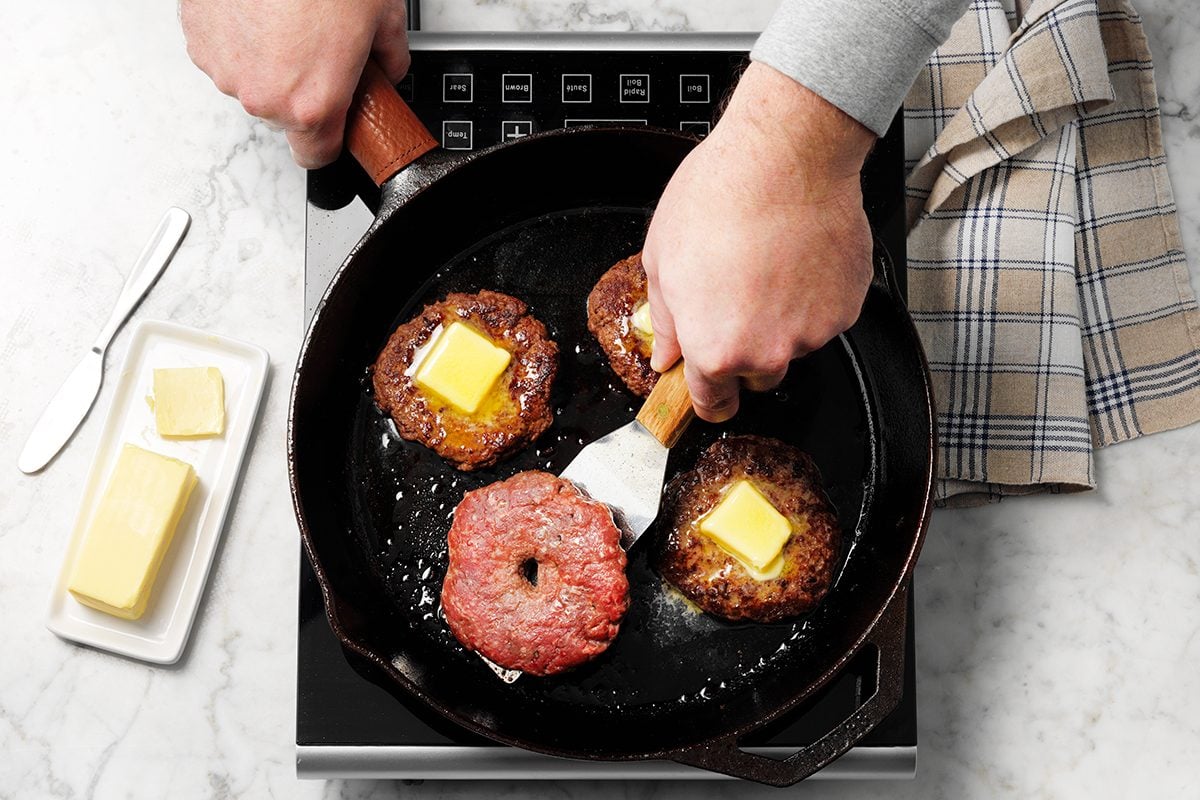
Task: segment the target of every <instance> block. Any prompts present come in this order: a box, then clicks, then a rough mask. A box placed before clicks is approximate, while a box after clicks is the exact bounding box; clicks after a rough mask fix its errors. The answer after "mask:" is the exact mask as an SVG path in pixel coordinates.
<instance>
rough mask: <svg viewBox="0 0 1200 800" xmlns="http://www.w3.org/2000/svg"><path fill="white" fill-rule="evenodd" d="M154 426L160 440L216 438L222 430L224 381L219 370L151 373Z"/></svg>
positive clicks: (200, 368) (209, 368) (197, 369)
mask: <svg viewBox="0 0 1200 800" xmlns="http://www.w3.org/2000/svg"><path fill="white" fill-rule="evenodd" d="M154 426H155V427H156V428H157V429H158V435H159V436H164V437H175V438H179V437H201V436H220V435H221V433H222V432H224V430H225V381H224V380H223V379H222V378H221V370H219V369H217V368H216V367H175V368H171V369H156V370H154Z"/></svg>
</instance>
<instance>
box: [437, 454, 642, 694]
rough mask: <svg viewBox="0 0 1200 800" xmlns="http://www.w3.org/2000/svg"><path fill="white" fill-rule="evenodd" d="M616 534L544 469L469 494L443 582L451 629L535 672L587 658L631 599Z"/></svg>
mask: <svg viewBox="0 0 1200 800" xmlns="http://www.w3.org/2000/svg"><path fill="white" fill-rule="evenodd" d="M620 538H621V534H620V531H619V530H618V529H617V526H616V525H615V524H614V523H613V519H612V513H611V512H610V511H609V510H608V507H607V506H605V505H604V504H603V503H600V502H598V501H596V500H592V499H591V498H589V497H586V496H585V495H583V494H582V493H581V492H580V491H579V490H578V489H577V488H576V487H575V485H574V484H573V483H571V482H570V481H567V480H564V479H562V478H558V477H556V476H554V475H551V474H549V473H547V472H520V473H517V474H516V475H514V476H513V477H511V478H509V479H508V480H506V481H501V482H499V483H493V484H491V485H490V486H485V487H483V488H482V489H476V490H474V491H471V492H467V493H466V495H465V496H464V497H463V499H462V502H461V503H459V504H458V508H456V509H455V510H454V523H453V524H452V525H451V526H450V535H449V545H450V566H449V568H448V569H447V570H446V579H445V581H444V582H443V583H442V609H443V611H444V612H445V615H446V622H447V623H449V625H450V630H451V631H453V633H454V635H455V636H456V637H457V638H458V640H459V641H460V642H462V643H463V645H464V646H465V647H467V648H468V649H470V650H476V651H478V652H480V653H482V654H483V655H484V656H486V657H487V658H489V659H491V660H492V661H494V662H495V663H497V664H499V665H500V666H502V667H505V668H507V669H519V670H522V671H523V672H528V673H530V674H533V675H552V674H554V673H556V672H562V671H563V670H565V669H570V668H571V667H574V666H577V665H579V664H582V663H583V662H585V661H588V660H589V659H592V658H595V657H596V656H597V655H599V654H600V653H602V652H604V650H605V649H606V648H607V647H608V645H609V642H611V641H612V640H613V637H615V636H616V635H617V631H618V630H619V628H620V624H621V617H623V616H624V614H625V610H626V608H628V605H629V599H628V594H629V582H628V581H627V580H626V578H625V551H624V550H622V549H621V544H620ZM530 562H536V568H535V567H534V566H533V564H531V563H530ZM535 569H536V575H535ZM531 578H532V580H531Z"/></svg>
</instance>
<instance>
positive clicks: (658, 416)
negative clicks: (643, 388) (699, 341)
mask: <svg viewBox="0 0 1200 800" xmlns="http://www.w3.org/2000/svg"><path fill="white" fill-rule="evenodd" d="M695 416H696V412H695V410H694V409H693V408H692V396H691V395H690V394H688V387H687V381H686V380H685V379H684V377H683V360H682V359H680V361H679V363H677V364H676V365H675V366H673V367H671V368H670V369H669V370H667V371H666V372H664V373H663V374H662V375H660V376H659V378H658V383H656V384H654V389H653V390H651V392H650V396H649V397H647V398H646V402H645V403H643V404H642V410H641V411H639V412H638V415H637V419H638V422H640V423H642V425H643V426H645V428H646V430H648V431H650V433H652V434H654V438H656V439H658V440H659V441H660V442H662V443H663V446H664V447H674V446H675V443H676V442H678V441H679V437H680V436H682V435H683V432H684V431H685V430H687V426H688V424H689V423H690V422H691V421H692V419H693V418H694V417H695Z"/></svg>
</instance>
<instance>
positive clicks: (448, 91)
mask: <svg viewBox="0 0 1200 800" xmlns="http://www.w3.org/2000/svg"><path fill="white" fill-rule="evenodd" d="M474 100H475V76H474V75H472V74H471V73H469V72H451V73H447V74H445V75H443V76H442V102H443V103H470V102H473V101H474Z"/></svg>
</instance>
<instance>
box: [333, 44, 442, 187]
mask: <svg viewBox="0 0 1200 800" xmlns="http://www.w3.org/2000/svg"><path fill="white" fill-rule="evenodd" d="M346 146H347V147H348V148H349V150H350V153H351V154H352V155H353V156H354V158H355V160H357V161H358V163H359V164H361V165H362V168H363V169H365V170H366V171H367V174H368V175H370V176H371V180H373V181H375V184H376V185H377V186H383V184H384V183H385V182H386V181H387V179H388V178H390V177H392V176H393V175H395V174H396V173H397V172H399V171H400V170H402V169H404V168H405V167H407V166H408V165H409V164H411V163H412V162H413V161H416V160H417V159H418V158H420V157H421V156H422V155H424V154H425V153H428V152H429V151H430V150H432V149H434V148H435V147H437V146H438V143H437V139H434V138H433V134H431V133H430V132H429V131H428V130H427V129H426V128H425V126H424V125H423V124H422V123H421V120H419V119H417V115H416V114H414V113H413V111H412V109H411V108H409V107H408V103H405V102H404V100H403V98H401V97H400V95H399V93H398V92H397V91H396V87H395V86H393V85H392V82H391V81H389V80H388V78H387V75H385V74H384V72H383V69H382V68H381V67H380V66H379V65H378V64H376V63H375V60H374V59H369V60H368V61H367V65H366V66H365V67H364V68H363V74H362V78H361V79H360V80H359V82H358V88H357V89H356V90H355V91H354V100H353V101H352V102H351V103H350V110H349V112H348V113H347V115H346Z"/></svg>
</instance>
